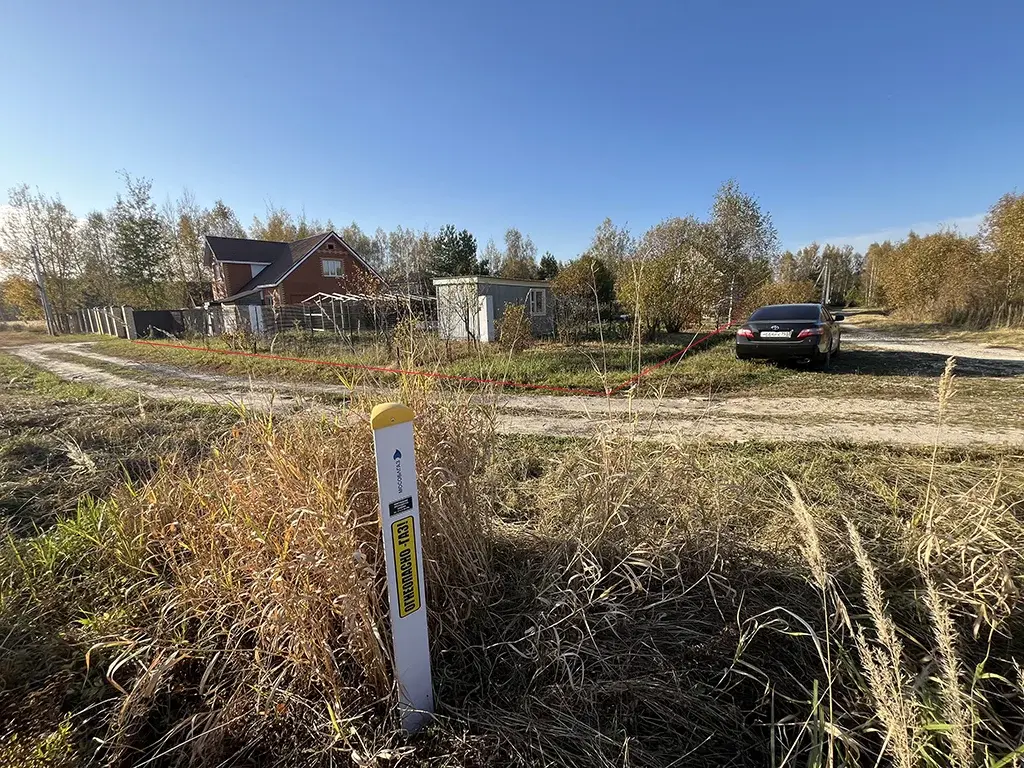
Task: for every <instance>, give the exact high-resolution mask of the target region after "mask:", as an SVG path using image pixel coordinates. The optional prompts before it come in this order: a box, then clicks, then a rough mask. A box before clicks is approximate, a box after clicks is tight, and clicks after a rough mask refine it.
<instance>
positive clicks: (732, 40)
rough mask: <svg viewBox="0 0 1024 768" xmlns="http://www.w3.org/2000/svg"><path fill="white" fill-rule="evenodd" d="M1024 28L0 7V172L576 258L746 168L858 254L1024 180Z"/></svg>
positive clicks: (486, 9)
mask: <svg viewBox="0 0 1024 768" xmlns="http://www.w3.org/2000/svg"><path fill="white" fill-rule="evenodd" d="M1022 32H1024V2H1020V0H1005V1H1004V2H995V1H993V2H987V1H986V0H978V1H977V2H973V3H969V2H963V1H957V2H941V1H940V2H936V1H935V0H928V1H927V2H909V1H906V0H898V1H896V2H894V1H893V0H887V1H886V2H874V1H871V2H864V1H858V2H843V3H836V2H821V1H820V0H814V1H813V2H812V1H808V2H786V1H785V0H775V1H774V2H765V1H764V0H756V1H753V0H752V1H750V2H726V1H725V0H722V1H721V2H719V1H718V0H702V1H699V2H698V1H694V2H687V1H685V0H677V1H675V2H664V3H648V2H622V1H616V2H602V1H600V0H599V1H594V0H587V1H586V2H584V1H583V0H564V1H559V0H548V1H547V2H533V1H532V0H529V1H526V2H524V1H522V0H517V1H516V2H502V3H498V2H489V1H481V0H457V1H456V2H445V1H444V0H434V1H432V2H387V1H379V2H365V3H345V2H339V1H337V0H324V1H323V2H288V3H283V2H279V3H263V2H259V1H258V0H247V1H246V2H236V0H225V1H221V0H202V1H196V0H180V1H179V0H176V1H175V2H156V1H153V2H149V1H148V0H140V1H139V2H133V3H127V2H112V1H111V0H96V1H95V2H88V3H86V2H70V0H64V1H62V2H53V1H51V0H19V1H17V2H15V1H14V0H0V72H2V75H0V187H2V188H3V189H6V188H7V187H10V186H11V185H13V184H15V183H17V182H21V181H26V182H29V183H30V184H32V185H34V186H38V187H39V188H40V189H41V190H42V191H44V192H47V193H51V194H52V193H60V194H61V195H62V196H63V198H64V201H65V202H66V203H67V204H68V205H69V206H70V207H71V208H72V209H73V210H74V211H75V212H76V213H77V214H79V215H84V214H85V213H86V212H87V211H88V210H89V209H90V208H105V207H107V206H108V205H109V204H110V203H111V202H112V201H113V197H114V195H115V193H116V191H117V189H118V187H119V181H118V179H117V177H116V171H117V170H118V169H120V168H125V169H127V170H129V171H130V172H131V173H133V174H136V175H143V176H148V177H150V178H152V179H153V181H154V191H155V193H156V196H157V198H158V202H162V201H163V200H164V199H165V197H166V196H167V195H168V194H170V195H177V193H178V192H179V191H180V190H181V188H182V187H185V186H187V187H189V188H191V189H192V190H193V191H194V192H195V194H196V196H197V197H198V198H199V200H200V202H202V203H206V204H208V203H210V202H212V201H213V200H214V199H215V198H217V197H222V198H223V199H224V200H225V201H226V202H227V203H228V204H229V205H231V206H232V207H233V208H234V209H235V210H236V212H237V213H238V214H239V217H240V218H241V220H242V222H243V224H246V225H248V223H249V222H250V221H251V218H252V215H253V214H254V213H263V212H264V210H265V206H266V203H267V202H268V201H272V202H273V203H275V204H277V205H281V206H284V207H286V208H288V209H289V210H293V211H300V210H302V209H305V212H306V214H307V215H308V216H310V217H318V218H322V219H325V218H327V217H330V218H332V219H333V220H334V222H335V223H336V224H338V225H339V226H340V225H342V224H345V223H347V222H349V221H351V220H353V219H354V220H356V221H358V222H359V224H360V225H361V226H362V227H363V228H364V229H365V230H368V231H372V230H373V229H375V228H376V227H377V226H383V227H385V228H386V229H391V228H393V227H394V226H395V225H398V224H402V225H404V226H412V227H424V226H426V227H429V228H431V229H435V228H437V227H438V226H440V225H442V224H445V223H448V222H452V223H454V224H456V225H457V226H459V227H468V228H469V229H470V230H471V231H473V232H474V234H476V235H477V238H478V240H479V241H480V244H481V246H482V245H483V243H484V242H486V240H487V238H488V237H492V236H493V237H494V238H495V239H496V240H498V241H499V242H500V240H501V234H502V232H503V231H504V229H505V228H506V227H507V226H510V225H514V226H517V227H519V228H520V229H522V230H523V231H524V232H527V233H529V234H530V235H531V236H532V237H533V239H534V241H535V242H536V244H537V246H538V248H539V249H540V251H541V252H543V251H544V250H551V251H553V252H554V253H555V254H556V255H557V256H558V257H559V258H560V259H567V258H571V257H573V256H575V255H576V254H577V253H578V252H579V251H580V250H582V249H583V248H585V247H586V245H587V243H588V241H589V239H590V236H591V233H592V232H593V229H594V227H595V226H597V224H599V223H600V222H601V220H602V219H603V218H604V217H606V216H610V217H611V218H612V219H613V220H614V221H616V222H617V223H622V222H628V223H629V225H630V227H631V229H632V230H633V231H634V233H639V232H642V231H643V230H644V229H646V228H647V227H648V226H650V225H651V224H652V223H654V222H656V221H658V220H660V219H662V218H664V217H667V216H674V215H685V214H689V213H692V214H696V215H704V214H705V213H706V211H707V209H708V207H709V204H710V201H711V197H712V195H713V193H714V191H715V189H716V188H717V186H718V185H719V184H720V183H721V182H722V181H724V180H725V179H727V178H730V177H734V178H736V179H737V180H738V181H739V183H740V185H741V186H742V187H743V189H744V190H746V191H748V192H750V193H752V194H754V195H756V196H757V197H758V198H759V199H760V200H761V203H762V205H763V206H764V207H765V208H767V210H769V211H770V212H771V213H772V215H773V217H774V219H775V222H776V225H777V227H778V229H779V233H780V236H781V238H782V242H783V244H784V245H785V246H787V247H793V246H799V245H802V244H804V243H806V242H808V241H810V240H812V239H818V240H832V241H839V240H844V241H847V242H854V243H855V244H857V245H859V246H861V247H863V246H864V245H866V244H867V242H870V236H871V235H875V234H876V233H883V234H885V233H888V234H889V235H896V236H899V235H902V234H903V233H905V231H906V230H907V228H909V227H910V226H922V225H923V227H927V226H935V225H936V223H938V222H949V221H952V220H959V221H960V222H961V224H962V226H964V227H966V228H971V227H972V226H975V225H976V223H977V219H975V218H972V217H976V216H977V215H978V214H980V213H983V212H984V211H985V209H986V208H988V207H989V206H990V205H991V204H992V203H993V202H994V201H995V200H996V199H997V198H998V197H999V195H1001V194H1003V193H1004V192H1007V191H1011V190H1012V189H1014V188H1015V187H1017V188H1020V187H1022V186H1024V41H1022V38H1021V34H1022ZM865 236H868V237H866V238H865Z"/></svg>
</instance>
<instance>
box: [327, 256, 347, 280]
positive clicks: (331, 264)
mask: <svg viewBox="0 0 1024 768" xmlns="http://www.w3.org/2000/svg"><path fill="white" fill-rule="evenodd" d="M322 261H323V265H324V277H341V276H342V275H343V274H344V272H343V270H342V268H341V260H340V259H323V260H322Z"/></svg>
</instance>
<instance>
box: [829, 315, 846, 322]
mask: <svg viewBox="0 0 1024 768" xmlns="http://www.w3.org/2000/svg"><path fill="white" fill-rule="evenodd" d="M832 319H833V320H835V321H836V322H837V323H838V322H839V321H840V320H845V319H846V315H832Z"/></svg>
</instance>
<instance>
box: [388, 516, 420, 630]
mask: <svg viewBox="0 0 1024 768" xmlns="http://www.w3.org/2000/svg"><path fill="white" fill-rule="evenodd" d="M391 546H392V547H393V548H394V553H395V572H396V575H397V577H398V584H397V585H396V586H397V587H398V615H399V617H400V618H403V619H404V618H405V617H406V616H408V615H409V614H411V613H416V611H418V610H419V609H420V582H419V579H418V578H417V569H416V525H415V523H414V522H413V518H412V515H409V517H403V518H402V519H401V520H396V521H395V522H393V523H392V524H391Z"/></svg>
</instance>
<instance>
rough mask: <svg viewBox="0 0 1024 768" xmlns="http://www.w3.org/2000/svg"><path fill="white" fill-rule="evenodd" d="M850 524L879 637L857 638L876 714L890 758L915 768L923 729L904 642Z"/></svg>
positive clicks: (860, 632)
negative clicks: (912, 687)
mask: <svg viewBox="0 0 1024 768" xmlns="http://www.w3.org/2000/svg"><path fill="white" fill-rule="evenodd" d="M846 525H847V530H848V532H849V536H850V543H851V545H852V547H853V552H854V557H855V559H856V562H857V566H858V567H859V569H860V572H861V579H862V587H861V591H862V593H863V595H864V600H865V603H866V604H867V609H868V615H869V616H870V617H871V621H872V623H873V624H874V626H875V635H876V639H875V641H874V642H872V641H870V640H869V639H868V637H867V635H866V634H865V633H864V630H863V628H858V629H857V632H856V635H855V641H856V645H857V650H858V651H859V653H860V660H861V664H862V666H863V668H864V675H865V677H866V679H867V682H868V686H869V688H870V690H871V695H872V697H873V699H874V702H875V710H876V712H877V714H878V718H879V719H880V720H881V721H882V725H883V726H884V727H885V732H886V743H885V746H886V748H887V750H888V752H889V755H890V757H891V758H892V760H893V762H894V763H895V764H896V765H898V766H900V768H913V767H914V766H916V765H917V763H918V758H917V753H918V749H919V748H920V746H921V742H922V738H921V733H920V729H919V727H918V712H917V710H918V702H917V699H916V698H915V696H914V695H913V693H912V690H911V684H910V681H909V679H908V677H909V676H908V675H907V673H906V671H905V669H904V666H903V642H902V641H901V640H900V639H899V636H898V634H897V629H896V624H895V622H894V621H893V620H892V617H891V616H890V615H889V611H888V609H887V607H886V604H885V594H884V593H883V591H882V585H881V582H880V581H879V580H878V574H877V573H876V572H875V566H874V564H873V563H872V562H871V558H870V557H868V553H867V552H866V551H865V549H864V545H863V543H862V542H861V538H860V534H859V533H858V532H857V528H856V526H855V525H854V524H853V523H852V522H850V521H849V520H847V521H846Z"/></svg>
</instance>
